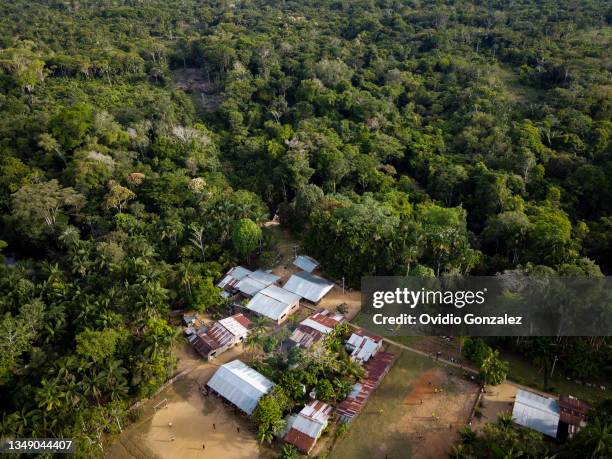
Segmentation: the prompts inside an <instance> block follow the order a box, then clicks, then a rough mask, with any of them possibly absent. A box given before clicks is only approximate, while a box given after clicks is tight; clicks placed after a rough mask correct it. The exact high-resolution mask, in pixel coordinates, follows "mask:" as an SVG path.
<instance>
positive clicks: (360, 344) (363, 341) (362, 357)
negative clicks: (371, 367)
mask: <svg viewBox="0 0 612 459" xmlns="http://www.w3.org/2000/svg"><path fill="white" fill-rule="evenodd" d="M382 345H383V339H382V336H376V335H370V334H368V333H367V332H365V331H364V330H363V329H361V328H358V329H356V330H355V331H354V332H353V334H352V335H351V336H350V338H349V339H348V341H347V342H346V350H347V351H348V352H349V354H350V356H351V360H353V361H355V362H357V363H360V364H361V365H363V364H364V363H366V362H367V361H368V360H370V358H372V357H373V356H375V355H376V353H377V352H378V351H380V349H381V348H382Z"/></svg>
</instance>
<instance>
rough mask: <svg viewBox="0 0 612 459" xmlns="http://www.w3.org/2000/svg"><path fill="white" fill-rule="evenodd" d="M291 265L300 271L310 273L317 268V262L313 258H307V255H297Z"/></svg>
mask: <svg viewBox="0 0 612 459" xmlns="http://www.w3.org/2000/svg"><path fill="white" fill-rule="evenodd" d="M293 265H294V266H297V267H298V268H300V269H301V270H302V271H306V272H307V273H312V272H313V271H314V270H315V269H317V268H318V266H319V262H318V261H317V260H315V259H314V258H311V257H309V256H308V255H298V256H297V257H295V259H294V260H293Z"/></svg>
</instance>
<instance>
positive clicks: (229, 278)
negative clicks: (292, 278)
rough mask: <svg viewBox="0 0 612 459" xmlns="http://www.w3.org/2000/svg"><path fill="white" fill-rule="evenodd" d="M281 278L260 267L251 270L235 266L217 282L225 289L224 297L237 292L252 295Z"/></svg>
mask: <svg viewBox="0 0 612 459" xmlns="http://www.w3.org/2000/svg"><path fill="white" fill-rule="evenodd" d="M279 280H280V277H279V276H277V275H275V274H272V273H269V272H266V271H262V270H260V269H258V270H257V271H250V270H248V269H246V268H243V267H242V266H235V267H233V268H232V269H230V270H229V271H228V272H227V273H226V274H225V276H224V277H223V279H221V281H220V282H219V283H218V284H217V287H219V288H222V289H223V292H221V296H224V297H229V296H232V295H235V294H237V293H242V294H243V295H246V296H248V297H251V296H254V295H255V294H256V293H257V292H259V291H260V290H263V289H264V288H266V287H268V286H269V285H273V284H275V283H276V282H278V281H279Z"/></svg>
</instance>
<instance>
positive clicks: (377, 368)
mask: <svg viewBox="0 0 612 459" xmlns="http://www.w3.org/2000/svg"><path fill="white" fill-rule="evenodd" d="M394 360H395V355H393V354H392V353H390V352H378V353H377V354H376V355H375V356H374V357H373V358H371V359H370V361H369V362H368V363H366V364H365V365H364V368H365V370H366V375H365V377H364V378H363V379H362V380H361V381H359V382H358V383H357V384H355V385H354V386H353V390H352V391H351V393H350V394H349V396H348V397H347V398H346V399H345V400H343V401H342V402H340V404H339V405H338V406H337V407H336V414H337V415H338V419H339V420H340V421H341V422H351V421H352V420H353V419H354V418H355V417H356V416H357V415H358V414H359V412H360V411H361V410H362V409H363V407H364V406H365V404H366V403H367V401H368V398H370V395H372V392H374V390H375V389H376V388H377V387H378V386H379V384H380V383H381V381H382V380H383V378H384V377H385V375H386V374H387V373H388V372H389V370H390V369H391V366H392V365H393V361H394Z"/></svg>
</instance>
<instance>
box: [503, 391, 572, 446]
mask: <svg viewBox="0 0 612 459" xmlns="http://www.w3.org/2000/svg"><path fill="white" fill-rule="evenodd" d="M559 418H560V409H559V403H558V402H557V400H555V399H554V398H548V397H543V396H541V395H538V394H534V393H533V392H528V391H526V390H523V389H519V390H518V391H517V393H516V399H515V401H514V408H513V409H512V420H513V421H514V422H516V423H517V424H518V425H521V426H523V427H528V428H530V429H533V430H535V431H537V432H540V433H543V434H544V435H547V436H549V437H552V438H557V429H558V427H559Z"/></svg>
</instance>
